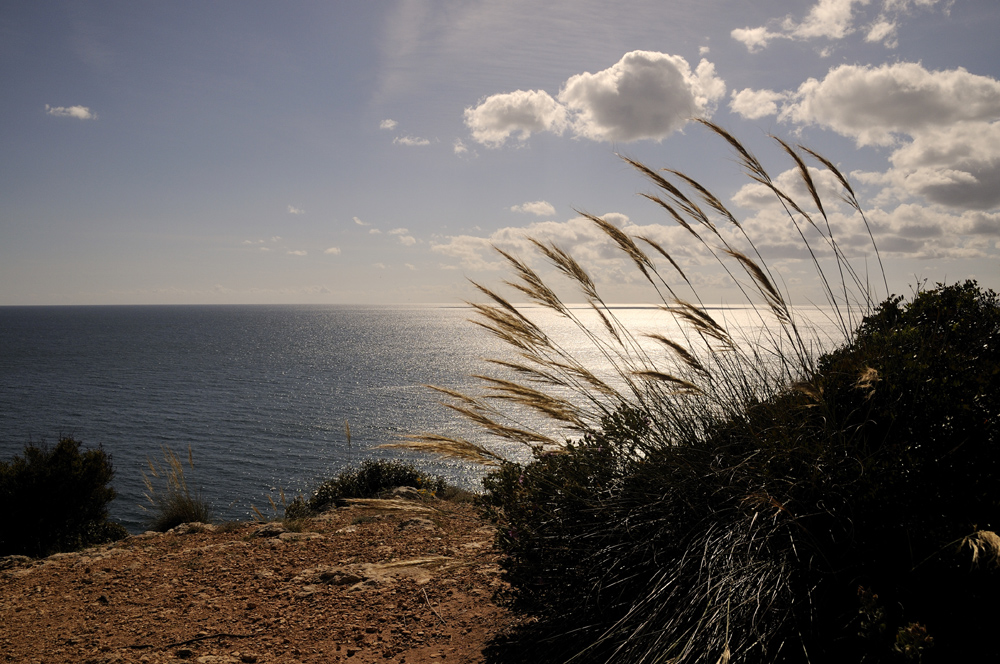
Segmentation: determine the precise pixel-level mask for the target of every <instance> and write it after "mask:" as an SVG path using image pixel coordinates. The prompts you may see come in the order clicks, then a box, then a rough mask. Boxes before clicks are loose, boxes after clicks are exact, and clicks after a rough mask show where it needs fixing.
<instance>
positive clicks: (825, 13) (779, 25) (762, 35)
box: [730, 0, 868, 53]
mask: <svg viewBox="0 0 1000 664" xmlns="http://www.w3.org/2000/svg"><path fill="white" fill-rule="evenodd" d="M867 4H868V0H819V2H817V3H816V4H815V5H813V7H812V8H811V9H810V10H809V13H808V14H806V17H805V18H804V19H803V20H802V21H796V20H795V19H794V18H792V17H791V16H790V15H789V16H786V17H784V18H783V19H780V20H776V21H772V22H771V24H772V25H771V27H766V26H760V27H756V28H737V29H735V30H733V31H732V32H731V33H730V36H731V37H732V38H733V39H735V40H736V41H738V42H741V43H742V44H743V45H744V46H746V47H747V50H749V51H750V52H751V53H753V52H756V51H759V50H761V49H763V48H766V47H767V46H768V44H769V43H770V42H771V41H773V40H775V39H794V40H805V39H815V38H817V37H825V38H827V39H843V38H844V37H845V36H846V35H848V34H849V33H850V32H852V30H853V27H852V23H853V19H854V6H855V5H867Z"/></svg>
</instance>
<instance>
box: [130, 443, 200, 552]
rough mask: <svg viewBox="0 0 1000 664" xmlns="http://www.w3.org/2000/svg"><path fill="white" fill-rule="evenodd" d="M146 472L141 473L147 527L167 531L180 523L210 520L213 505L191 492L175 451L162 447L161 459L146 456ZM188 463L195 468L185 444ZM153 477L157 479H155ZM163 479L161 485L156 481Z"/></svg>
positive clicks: (191, 454)
mask: <svg viewBox="0 0 1000 664" xmlns="http://www.w3.org/2000/svg"><path fill="white" fill-rule="evenodd" d="M146 461H147V463H148V464H149V475H146V473H143V474H142V480H143V483H144V484H145V485H146V500H148V501H149V503H150V507H148V508H147V507H145V506H143V509H146V510H147V511H148V512H149V513H150V517H149V520H148V521H147V523H146V527H147V528H149V530H155V531H157V532H166V531H168V530H170V529H171V528H174V527H175V526H179V525H181V524H182V523H211V522H212V508H211V506H210V505H209V504H208V503H207V502H206V501H205V500H204V499H203V498H202V497H201V495H200V494H199V493H198V492H197V491H195V492H193V493H192V491H191V489H190V487H188V483H187V478H186V477H185V476H184V464H183V462H182V461H181V459H180V457H178V456H177V453H176V452H174V451H173V450H171V449H169V448H166V447H165V448H163V463H156V462H154V461H153V460H152V459H147V460H146ZM188 467H189V468H191V469H192V470H193V469H194V455H193V452H192V451H191V448H190V447H188ZM154 480H156V481H154ZM158 482H162V487H157V483H158Z"/></svg>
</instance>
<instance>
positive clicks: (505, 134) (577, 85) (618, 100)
mask: <svg viewBox="0 0 1000 664" xmlns="http://www.w3.org/2000/svg"><path fill="white" fill-rule="evenodd" d="M725 91H726V85H725V83H724V82H723V81H722V79H720V78H719V77H718V76H716V74H715V66H714V65H713V64H712V63H710V62H708V61H707V60H701V62H699V64H698V66H697V67H696V68H695V69H693V70H692V69H691V66H690V65H689V64H688V62H687V60H685V59H684V58H682V57H680V56H677V55H668V54H666V53H658V52H653V51H632V52H631V53H626V54H625V55H624V56H623V57H622V59H621V60H619V61H618V62H617V63H615V64H614V65H612V66H611V67H609V68H608V69H605V70H603V71H599V72H596V73H590V72H585V73H582V74H576V75H574V76H571V77H570V78H569V79H568V80H567V81H566V82H565V83H564V84H563V86H562V89H561V91H560V92H559V94H558V98H553V97H552V96H551V95H550V94H549V93H547V92H545V91H542V90H528V91H525V90H518V91H516V92H510V93H504V94H497V95H493V96H490V97H487V98H486V99H485V100H483V101H481V102H480V103H479V104H478V105H477V106H476V107H474V108H467V109H465V123H466V125H467V126H468V127H469V129H470V130H471V131H472V137H473V139H474V140H476V141H477V142H479V143H482V144H483V145H487V146H489V147H498V146H500V145H503V143H504V142H506V140H507V139H508V138H510V137H511V135H513V134H517V136H518V138H519V139H520V140H522V141H523V140H525V139H527V138H528V137H529V136H530V135H531V134H532V133H536V132H541V131H548V132H552V133H554V134H557V135H559V134H562V133H563V132H564V131H566V130H567V129H570V130H571V131H572V133H573V134H574V135H575V136H578V137H582V138H589V139H591V140H594V141H626V142H627V141H636V140H642V139H652V140H662V139H663V138H666V137H667V136H669V135H670V134H671V133H673V132H675V131H677V130H678V129H680V128H681V127H683V126H684V124H685V123H687V122H688V121H689V120H690V119H691V118H692V117H694V116H708V115H711V113H712V112H713V111H714V109H715V103H716V102H717V101H718V100H719V99H720V98H721V97H722V96H724V95H725Z"/></svg>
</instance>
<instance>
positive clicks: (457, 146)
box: [451, 138, 469, 155]
mask: <svg viewBox="0 0 1000 664" xmlns="http://www.w3.org/2000/svg"><path fill="white" fill-rule="evenodd" d="M451 151H452V152H454V153H455V154H457V155H463V154H467V153H468V152H469V148H468V147H466V145H465V142H464V141H462V139H461V138H456V139H455V142H454V143H452V144H451Z"/></svg>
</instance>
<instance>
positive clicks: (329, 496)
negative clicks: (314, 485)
mask: <svg viewBox="0 0 1000 664" xmlns="http://www.w3.org/2000/svg"><path fill="white" fill-rule="evenodd" d="M400 486H410V487H414V488H416V489H419V490H421V491H424V492H426V493H427V494H428V495H431V496H433V495H435V494H437V493H439V492H441V491H442V490H444V489H445V487H446V484H445V481H444V478H442V477H431V476H430V475H427V474H426V473H422V472H420V471H419V470H417V469H416V467H414V466H413V465H412V464H409V463H405V462H403V461H386V460H383V459H365V460H364V461H362V462H361V466H360V467H358V468H353V469H347V470H344V471H341V472H340V474H338V475H337V476H336V477H334V478H333V479H330V480H327V481H326V482H324V483H323V484H321V485H320V487H319V488H318V489H316V491H314V492H313V494H312V495H311V496H310V497H309V498H308V499H303V498H301V497H299V498H296V499H295V500H293V501H292V502H291V503H289V504H288V505H287V506H286V507H285V517H286V518H290V519H297V518H302V517H305V516H308V515H310V514H318V513H319V512H322V511H323V510H326V509H329V508H330V507H334V506H337V505H341V504H343V501H344V500H345V499H347V498H379V497H382V496H384V495H386V494H387V493H388V492H390V491H392V490H393V489H395V488H396V487H400Z"/></svg>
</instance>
